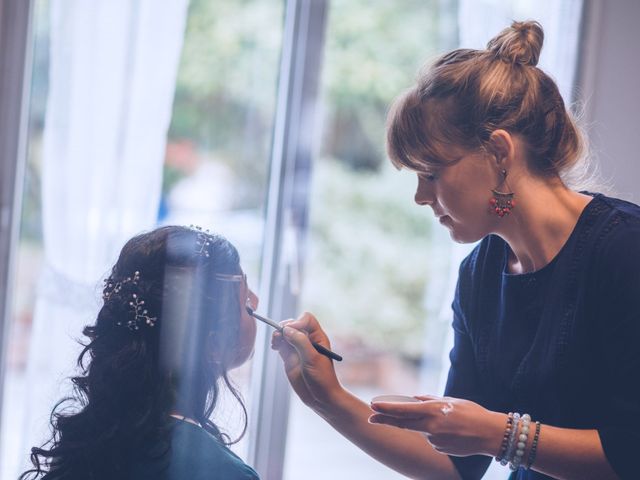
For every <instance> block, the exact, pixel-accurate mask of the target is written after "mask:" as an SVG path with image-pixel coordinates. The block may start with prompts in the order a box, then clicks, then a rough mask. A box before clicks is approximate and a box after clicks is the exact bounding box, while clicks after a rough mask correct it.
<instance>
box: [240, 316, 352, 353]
mask: <svg viewBox="0 0 640 480" xmlns="http://www.w3.org/2000/svg"><path fill="white" fill-rule="evenodd" d="M247 312H249V315H251V316H252V317H253V318H256V319H258V320H260V321H261V322H264V323H266V324H267V325H269V326H270V327H273V328H275V329H276V330H278V331H279V332H282V328H283V327H281V326H280V325H279V324H277V323H276V322H274V321H273V320H271V319H270V318H267V317H263V316H262V315H258V314H257V313H256V312H254V311H253V309H252V308H251V307H247ZM311 345H313V348H315V349H316V350H317V351H318V353H321V354H322V355H324V356H325V357H329V358H331V359H332V360H337V361H338V362H341V361H342V357H341V356H340V355H338V354H337V353H334V352H332V351H331V350H329V349H328V348H325V347H323V346H322V345H320V344H319V343H316V342H311Z"/></svg>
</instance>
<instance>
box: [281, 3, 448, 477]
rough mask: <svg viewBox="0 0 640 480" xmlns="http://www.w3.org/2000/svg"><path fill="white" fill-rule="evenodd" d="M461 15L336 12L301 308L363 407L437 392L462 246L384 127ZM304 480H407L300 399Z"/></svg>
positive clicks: (337, 8)
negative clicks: (390, 150)
mask: <svg viewBox="0 0 640 480" xmlns="http://www.w3.org/2000/svg"><path fill="white" fill-rule="evenodd" d="M455 15H456V10H455V4H454V3H453V2H442V1H437V0H435V1H422V0H421V1H407V0H405V1H395V2H374V3H371V2H366V1H353V0H334V1H332V2H331V7H330V9H329V19H328V24H327V34H326V47H325V61H324V66H323V68H324V72H323V79H322V89H323V91H322V94H323V95H322V96H323V97H324V99H325V105H324V111H325V118H324V132H323V137H322V142H321V149H320V155H319V158H318V159H317V161H316V163H315V164H314V178H313V185H312V192H311V199H310V204H311V205H310V222H309V223H310V227H309V229H310V231H309V236H308V245H307V249H308V255H307V258H306V266H305V279H306V280H305V283H304V288H303V291H302V296H301V297H302V298H301V301H300V305H301V306H303V308H304V309H305V310H310V311H312V312H313V313H314V314H316V315H317V316H318V318H319V319H320V321H321V323H322V324H323V326H324V328H325V329H326V331H327V332H328V334H329V336H330V338H331V340H332V346H333V347H335V348H334V349H335V351H337V352H339V353H340V354H341V355H343V356H344V362H341V363H337V364H336V368H337V370H338V375H339V376H340V379H341V381H342V382H343V384H344V385H345V386H346V388H348V389H349V390H351V391H352V392H354V393H355V394H357V395H358V396H359V397H361V398H362V399H364V400H369V399H371V398H372V397H373V396H375V395H377V394H380V393H399V394H417V393H419V392H435V391H437V390H438V388H439V382H440V375H441V372H442V363H443V359H444V357H443V355H444V354H445V352H444V350H443V345H444V344H445V339H446V333H447V329H448V326H449V318H448V316H445V317H441V316H440V311H441V310H442V304H441V302H442V299H443V298H444V297H445V294H446V289H447V288H448V285H449V282H448V278H449V269H450V263H451V262H450V258H451V242H450V241H449V240H448V235H447V234H446V232H445V231H443V229H442V228H439V227H438V226H436V225H434V222H433V219H432V215H429V211H428V210H425V209H421V208H420V207H418V206H417V205H415V204H414V202H413V194H414V192H415V185H416V182H415V179H414V176H413V175H411V174H410V173H408V172H402V173H399V172H397V171H396V170H395V169H394V168H393V167H392V166H391V165H390V163H389V162H388V160H387V158H386V155H385V152H384V122H385V116H386V111H387V108H388V105H389V103H390V102H391V101H392V99H393V98H394V97H395V96H396V95H397V94H398V93H399V92H401V91H402V90H403V89H404V88H407V86H409V85H410V84H411V82H412V80H413V78H414V77H415V74H416V71H417V70H418V68H419V66H420V65H421V64H422V63H423V62H424V60H425V59H426V58H428V57H429V56H432V55H434V54H435V53H436V52H438V51H439V50H441V49H444V48H450V47H452V46H455V41H456V31H455ZM452 21H453V22H454V24H453V25H454V29H453V30H451V29H449V28H445V27H446V26H447V25H450V24H451V22H452ZM310 439H312V441H313V449H309V448H308V447H309V441H310ZM302 477H304V478H306V479H309V480H313V479H320V478H367V479H376V478H380V479H389V478H404V477H401V476H400V475H397V474H394V473H393V472H392V471H390V470H389V469H388V468H386V467H384V466H383V465H381V464H378V463H377V462H375V461H373V460H372V459H370V458H369V457H368V456H367V455H366V454H364V453H362V452H361V451H360V450H358V449H357V447H355V446H353V445H352V444H351V443H349V442H348V441H347V440H345V439H343V438H342V437H340V436H339V435H338V434H337V433H336V432H335V431H334V430H333V429H332V428H331V427H329V426H327V425H326V424H324V423H323V421H322V420H321V419H320V418H319V417H317V416H316V415H315V414H314V413H313V412H311V411H310V410H309V409H307V408H306V407H304V405H302V403H301V402H300V401H299V400H298V399H297V398H293V400H292V404H291V412H290V417H289V431H288V438H287V451H286V458H285V478H287V479H296V478H302Z"/></svg>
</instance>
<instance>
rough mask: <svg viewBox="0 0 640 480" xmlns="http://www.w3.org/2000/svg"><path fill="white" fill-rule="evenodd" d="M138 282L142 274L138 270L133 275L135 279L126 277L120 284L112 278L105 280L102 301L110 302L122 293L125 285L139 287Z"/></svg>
mask: <svg viewBox="0 0 640 480" xmlns="http://www.w3.org/2000/svg"><path fill="white" fill-rule="evenodd" d="M138 280H140V272H138V271H137V270H136V271H135V272H134V273H133V277H126V278H125V279H123V280H120V281H118V282H116V281H114V280H113V278H112V277H109V278H107V279H105V281H104V289H103V290H102V299H103V300H104V301H107V300H109V299H110V298H111V297H112V296H113V295H117V294H118V293H120V290H122V286H123V285H126V284H127V283H132V284H134V285H137V284H138Z"/></svg>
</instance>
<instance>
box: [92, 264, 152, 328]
mask: <svg viewBox="0 0 640 480" xmlns="http://www.w3.org/2000/svg"><path fill="white" fill-rule="evenodd" d="M139 280H140V272H139V271H137V270H136V271H135V272H134V274H133V276H130V277H126V278H124V279H123V280H120V281H115V280H114V279H113V278H112V277H109V278H107V279H106V280H105V281H104V283H105V286H104V290H103V291H102V298H103V299H104V301H105V303H106V302H108V301H109V300H111V298H112V297H113V296H114V295H118V294H119V293H120V292H121V291H122V287H123V286H125V285H129V284H130V285H133V286H134V289H135V287H137V286H138V281H139ZM128 306H129V310H130V312H131V313H130V318H129V319H128V320H127V321H122V320H120V321H118V322H116V325H119V326H122V325H124V326H126V327H127V328H128V329H129V330H131V331H136V330H140V327H141V326H148V327H153V326H155V324H156V322H157V320H158V318H157V317H153V316H151V314H150V313H149V311H148V310H147V309H146V308H145V306H144V299H142V298H141V297H140V295H138V293H136V292H134V293H132V294H131V297H130V300H129V302H128Z"/></svg>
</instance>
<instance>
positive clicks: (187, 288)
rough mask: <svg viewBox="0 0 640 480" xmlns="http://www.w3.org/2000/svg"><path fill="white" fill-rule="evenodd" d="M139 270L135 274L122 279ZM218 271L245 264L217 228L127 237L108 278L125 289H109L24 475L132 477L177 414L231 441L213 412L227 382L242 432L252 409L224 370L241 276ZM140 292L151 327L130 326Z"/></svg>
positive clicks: (233, 339)
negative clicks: (49, 430) (69, 385)
mask: <svg viewBox="0 0 640 480" xmlns="http://www.w3.org/2000/svg"><path fill="white" fill-rule="evenodd" d="M205 242H206V245H204V247H205V248H204V249H203V250H202V251H199V250H200V249H201V248H202V247H203V243H205ZM135 272H139V280H138V281H136V282H126V281H123V280H125V279H126V278H127V277H130V278H131V277H133V276H134V274H135ZM221 274H223V275H240V274H242V270H241V268H240V259H239V256H238V252H237V250H236V249H235V247H234V246H233V245H232V244H231V243H229V242H228V241H227V240H226V239H225V238H223V237H221V236H218V235H210V234H207V233H204V232H202V231H199V230H196V229H192V228H186V227H178V226H168V227H162V228H158V229H156V230H153V231H151V232H149V233H145V234H142V235H139V236H136V237H134V238H132V239H131V240H129V241H128V242H127V243H126V244H125V245H124V247H123V248H122V251H121V252H120V256H119V258H118V261H117V262H116V264H115V265H114V266H113V269H112V271H111V275H110V276H109V279H108V280H107V282H111V283H112V286H113V284H116V283H117V282H120V285H119V288H117V289H115V290H113V288H111V289H109V287H106V288H105V295H104V298H105V300H104V305H103V306H102V308H101V309H100V312H99V313H98V316H97V319H96V322H95V324H94V325H89V326H86V327H85V328H84V331H83V333H84V335H85V336H86V337H87V338H88V343H87V344H86V345H84V349H83V350H82V353H81V354H80V356H79V358H78V366H79V367H80V369H81V374H80V375H79V376H76V377H73V378H72V382H73V386H74V389H73V394H72V395H71V396H70V397H67V398H64V399H63V400H61V401H60V402H58V403H57V404H56V406H55V407H54V409H53V412H52V414H51V425H52V427H53V434H52V438H51V439H50V440H49V441H48V442H47V443H46V444H45V445H43V446H42V447H40V448H36V447H34V448H32V449H31V461H32V463H33V465H34V468H32V469H29V470H27V471H25V472H24V473H23V474H22V475H21V476H20V479H21V480H25V479H28V478H32V479H36V478H44V479H47V480H53V479H95V480H100V479H113V478H126V477H127V472H128V470H129V468H130V466H131V465H132V464H133V463H134V462H135V461H136V460H139V459H140V457H141V456H143V455H148V456H153V455H157V454H158V448H157V446H158V445H162V446H163V447H162V448H161V449H160V454H162V455H163V454H165V453H166V452H167V451H168V449H169V446H170V433H171V426H172V425H173V420H172V419H171V417H170V413H172V412H180V414H183V415H185V416H188V417H191V418H193V419H195V420H197V421H198V422H199V423H200V424H201V425H202V427H203V428H204V429H205V430H206V431H208V432H209V433H211V434H212V435H214V436H215V437H216V438H217V439H218V440H220V441H221V442H222V443H224V444H227V445H229V444H231V443H234V442H233V441H231V439H230V438H229V436H228V435H226V434H224V433H222V432H221V431H220V430H219V429H218V427H216V425H215V424H214V423H213V422H212V421H211V420H210V418H209V417H210V416H211V414H212V412H213V410H214V409H215V407H216V404H217V402H218V398H219V393H220V388H221V387H222V385H223V384H224V385H226V387H227V388H228V389H229V390H230V391H231V393H232V394H233V395H234V397H235V398H236V399H237V400H238V401H239V403H240V405H241V407H242V412H243V417H244V418H243V420H244V428H243V431H242V433H241V434H240V438H241V437H242V436H243V435H244V433H245V431H246V428H247V414H246V408H245V406H244V404H243V401H242V398H241V397H240V394H239V392H238V391H237V390H236V389H235V388H234V386H233V384H232V383H231V381H230V380H229V377H228V376H227V371H228V369H229V368H230V366H232V365H233V362H234V359H235V358H236V357H237V355H238V353H237V351H235V346H237V345H238V340H239V335H240V315H241V308H242V307H243V305H239V303H241V302H240V297H239V295H240V290H239V289H240V288H241V285H242V283H241V282H230V281H224V280H223V279H221V278H220V275H221ZM134 293H135V294H136V296H137V297H136V298H139V299H143V300H144V302H145V303H144V309H145V310H147V312H148V315H149V316H151V315H153V317H156V323H155V325H154V326H152V327H151V326H149V325H145V324H141V325H140V328H139V329H137V330H136V329H130V328H127V322H129V321H130V320H132V319H133V320H135V313H134V312H133V309H132V306H131V305H130V303H129V302H130V301H131V298H132V296H133V294H134ZM129 325H131V323H130V322H129ZM240 438H238V439H236V440H235V441H238V440H239V439H240ZM151 446H154V447H153V448H155V450H154V451H153V452H152V451H151V450H152V447H151Z"/></svg>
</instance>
